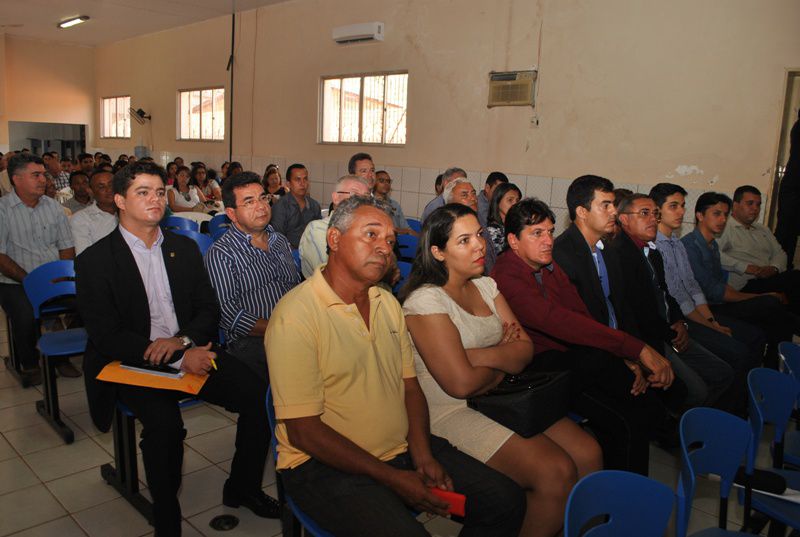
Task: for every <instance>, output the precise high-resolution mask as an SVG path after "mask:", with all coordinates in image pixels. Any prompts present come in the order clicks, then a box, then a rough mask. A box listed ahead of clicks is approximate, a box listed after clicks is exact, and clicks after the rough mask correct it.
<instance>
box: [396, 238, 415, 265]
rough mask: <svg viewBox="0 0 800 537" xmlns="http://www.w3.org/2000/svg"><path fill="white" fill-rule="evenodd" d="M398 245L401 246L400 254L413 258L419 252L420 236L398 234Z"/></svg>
mask: <svg viewBox="0 0 800 537" xmlns="http://www.w3.org/2000/svg"><path fill="white" fill-rule="evenodd" d="M397 245H398V247H399V248H400V254H401V256H402V257H404V258H407V259H413V258H414V256H415V255H416V254H417V246H418V245H419V238H418V237H415V236H414V235H408V234H406V235H398V236H397Z"/></svg>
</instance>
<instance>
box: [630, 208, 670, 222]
mask: <svg viewBox="0 0 800 537" xmlns="http://www.w3.org/2000/svg"><path fill="white" fill-rule="evenodd" d="M621 214H636V215H638V216H639V218H650V217H651V216H652V217H653V218H655V219H656V220H661V211H659V210H658V209H640V210H638V211H635V212H629V213H621Z"/></svg>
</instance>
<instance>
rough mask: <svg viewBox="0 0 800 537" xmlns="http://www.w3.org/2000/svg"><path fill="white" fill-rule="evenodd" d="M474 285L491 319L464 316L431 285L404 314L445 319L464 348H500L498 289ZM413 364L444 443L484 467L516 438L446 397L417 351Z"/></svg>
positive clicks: (484, 282) (484, 281) (489, 282)
mask: <svg viewBox="0 0 800 537" xmlns="http://www.w3.org/2000/svg"><path fill="white" fill-rule="evenodd" d="M472 281H473V283H474V284H475V285H476V286H477V288H478V290H479V291H480V293H481V296H482V297H483V300H484V301H485V302H486V304H487V305H488V306H489V308H490V309H491V311H492V314H491V315H488V316H486V317H479V316H476V315H472V314H470V313H468V312H466V311H464V310H463V309H461V307H460V306H459V305H458V304H456V303H455V301H454V300H453V299H452V298H450V296H449V295H448V294H447V293H445V291H444V290H443V289H442V288H441V287H437V286H433V285H427V286H425V287H421V288H419V289H417V290H416V291H414V292H413V293H411V295H410V296H409V297H408V298H407V299H406V301H405V304H403V313H405V314H406V315H433V314H437V313H444V314H446V315H447V316H449V317H450V320H451V321H452V322H453V324H454V325H455V326H456V328H457V329H458V332H459V334H460V335H461V344H462V345H463V346H464V348H465V349H478V348H483V347H491V346H493V345H496V344H497V343H498V342H499V341H500V340H501V339H502V337H503V321H502V320H501V319H500V316H499V315H497V310H496V309H495V305H494V299H495V297H496V296H497V295H498V291H497V284H496V283H495V281H494V280H493V279H491V278H488V277H482V278H477V279H475V280H472ZM414 365H415V367H416V370H417V378H418V379H419V383H420V386H422V391H423V392H425V397H426V398H427V399H428V408H429V409H430V416H431V432H432V433H433V434H435V435H437V436H441V437H443V438H446V439H447V440H448V441H450V443H451V444H453V445H454V446H456V447H457V448H458V449H460V450H461V451H463V452H465V453H467V454H469V455H471V456H472V457H474V458H476V459H478V460H479V461H481V462H486V461H487V460H489V459H490V458H491V457H492V455H494V454H495V452H496V451H497V450H498V449H500V446H502V445H503V444H504V443H505V442H506V440H508V438H509V437H510V436H511V435H512V434H514V433H513V432H512V431H511V430H510V429H508V428H506V427H504V426H503V425H500V424H499V423H497V422H496V421H494V420H492V419H490V418H487V417H486V416H484V415H483V414H481V413H480V412H478V411H476V410H472V409H471V408H469V407H468V406H467V401H466V400H464V399H456V398H454V397H450V396H449V395H447V393H445V391H444V390H443V389H442V388H441V387H440V386H439V384H438V383H437V382H436V380H435V379H434V378H433V376H432V375H431V374H430V372H428V368H427V367H425V362H423V361H422V358H420V356H419V352H417V349H416V347H414Z"/></svg>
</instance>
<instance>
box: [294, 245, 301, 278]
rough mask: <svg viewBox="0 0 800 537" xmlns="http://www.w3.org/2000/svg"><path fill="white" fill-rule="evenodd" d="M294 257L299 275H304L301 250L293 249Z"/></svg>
mask: <svg viewBox="0 0 800 537" xmlns="http://www.w3.org/2000/svg"><path fill="white" fill-rule="evenodd" d="M292 257H293V258H294V264H295V266H296V267H297V273H298V274H300V275H302V274H303V269H302V267H301V261H300V250H296V249H292Z"/></svg>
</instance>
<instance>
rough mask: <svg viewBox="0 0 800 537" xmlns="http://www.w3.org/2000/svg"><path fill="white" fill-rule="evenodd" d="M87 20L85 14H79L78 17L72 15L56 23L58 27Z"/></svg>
mask: <svg viewBox="0 0 800 537" xmlns="http://www.w3.org/2000/svg"><path fill="white" fill-rule="evenodd" d="M88 20H89V17H88V16H87V15H81V16H80V17H73V18H71V19H67V20H65V21H61V22H59V23H58V27H59V28H70V27H71V26H75V25H76V24H81V23H83V22H86V21H88Z"/></svg>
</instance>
